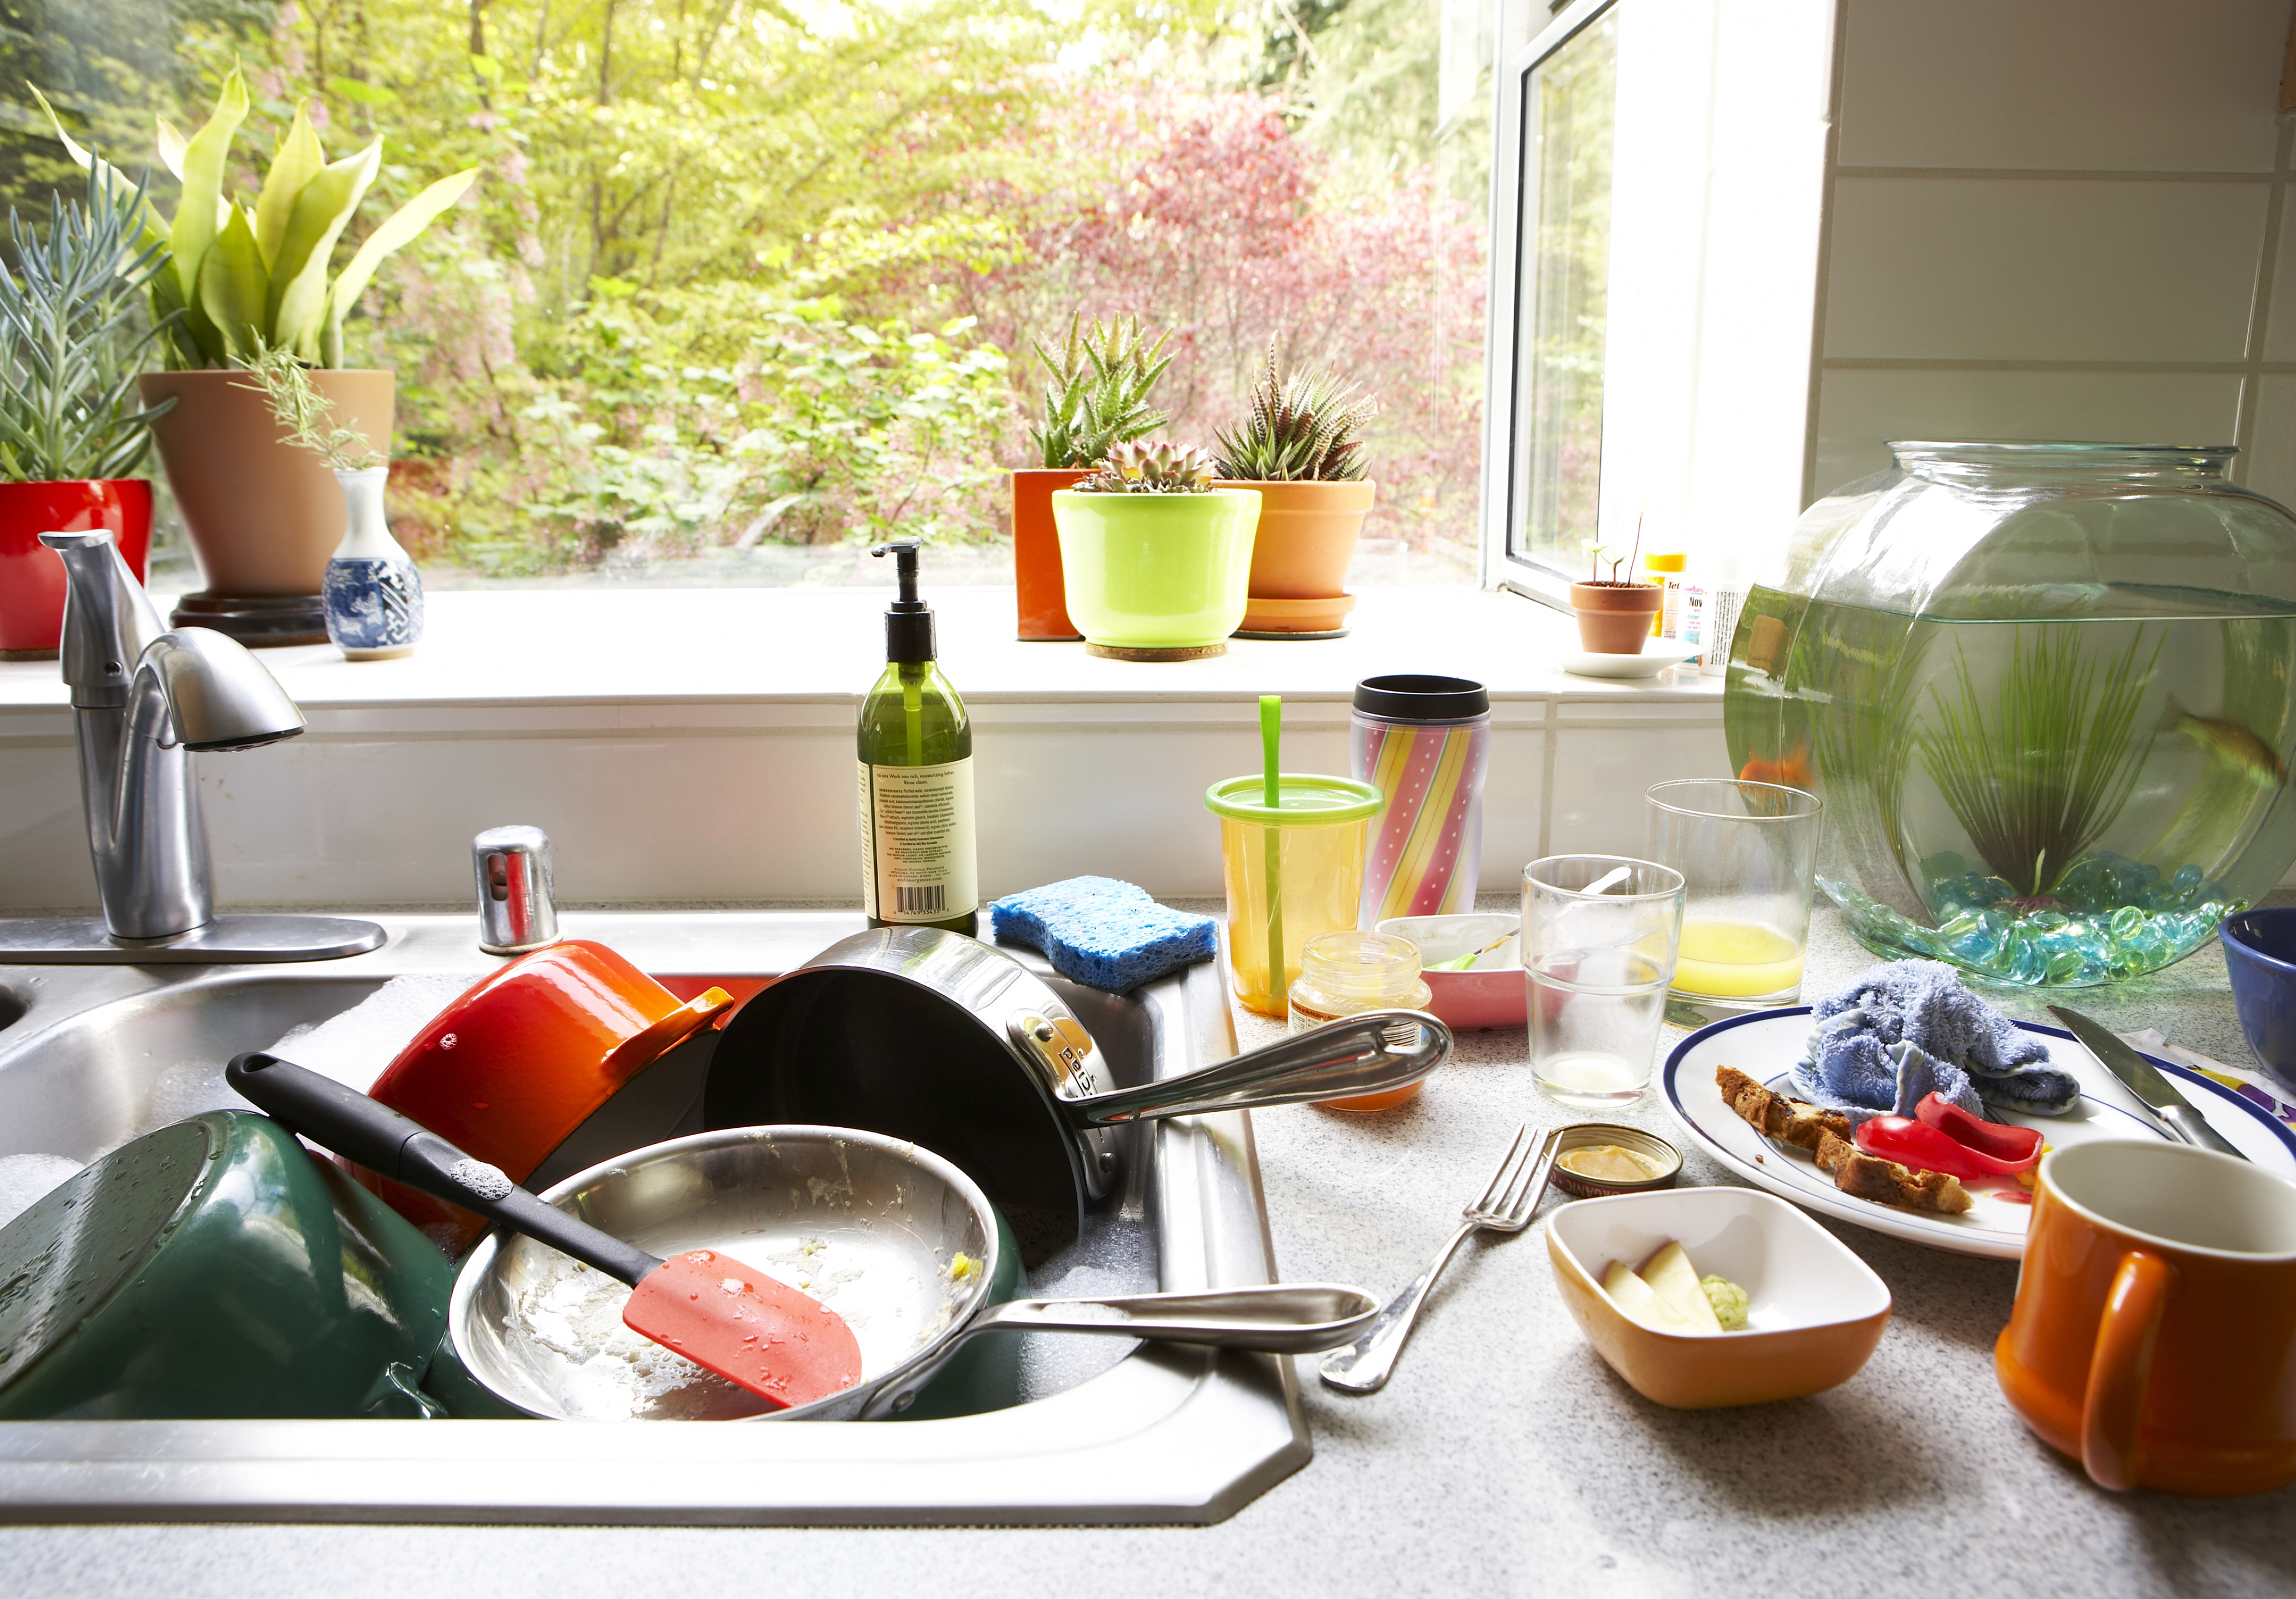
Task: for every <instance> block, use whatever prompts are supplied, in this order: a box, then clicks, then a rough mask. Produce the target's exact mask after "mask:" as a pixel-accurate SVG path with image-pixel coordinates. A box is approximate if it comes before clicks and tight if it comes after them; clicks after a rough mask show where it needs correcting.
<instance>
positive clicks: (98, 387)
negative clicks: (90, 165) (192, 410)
mask: <svg viewBox="0 0 2296 1599" xmlns="http://www.w3.org/2000/svg"><path fill="white" fill-rule="evenodd" d="M142 205H143V191H142V190H141V189H126V188H123V186H122V184H121V183H120V182H119V179H118V177H117V175H116V174H113V173H111V172H110V171H109V170H108V169H107V170H106V171H105V172H103V173H96V172H90V173H89V174H88V176H87V195H86V203H85V204H70V203H67V202H66V201H65V200H64V198H63V196H62V195H61V194H53V193H52V194H51V195H50V196H49V199H48V230H47V236H46V237H45V239H44V238H41V237H39V236H38V235H37V234H34V233H33V232H32V231H31V230H30V229H29V228H28V227H26V226H25V225H24V224H23V222H22V220H21V218H19V217H17V215H16V212H15V209H14V208H10V209H9V212H8V232H9V234H10V236H11V237H12V239H13V240H14V241H15V246H16V273H15V274H14V275H11V274H9V273H8V272H6V271H5V270H0V478H4V479H6V480H8V481H11V482H18V483H35V482H64V481H70V480H74V479H81V478H123V477H126V476H127V474H128V473H129V472H131V471H134V470H135V466H136V463H138V462H140V461H141V460H143V452H144V451H145V450H146V449H147V448H148V447H150V445H151V442H152V435H151V430H150V424H151V422H152V418H153V417H155V416H157V415H159V414H160V412H162V411H164V410H166V409H167V408H168V406H171V405H173V404H175V402H174V401H173V400H168V401H167V402H165V403H163V404H161V405H160V406H155V407H153V408H152V409H150V410H143V409H140V408H138V405H137V399H136V392H135V373H136V370H137V369H138V368H139V367H141V366H142V365H143V354H144V351H145V350H146V349H148V348H150V347H151V344H152V340H154V339H156V338H159V337H161V336H163V334H164V333H165V332H166V331H167V329H166V325H165V324H160V325H156V326H152V327H147V328H146V329H144V330H143V332H140V333H139V332H135V331H134V329H133V328H132V326H131V324H132V323H133V321H134V319H135V297H136V295H137V293H138V292H139V291H141V290H143V288H144V287H145V285H146V284H147V283H149V282H150V281H151V280H152V278H153V277H155V276H156V275H159V274H160V273H162V272H164V271H165V270H166V269H167V268H166V264H165V262H164V261H163V259H162V254H163V251H162V250H161V249H160V246H159V245H158V244H156V243H150V244H144V245H143V246H142V247H141V248H138V247H137V246H136V245H135V243H133V242H131V239H130V233H131V224H130V218H131V217H134V216H135V214H136V212H137V209H138V208H140V207H141V206H142Z"/></svg>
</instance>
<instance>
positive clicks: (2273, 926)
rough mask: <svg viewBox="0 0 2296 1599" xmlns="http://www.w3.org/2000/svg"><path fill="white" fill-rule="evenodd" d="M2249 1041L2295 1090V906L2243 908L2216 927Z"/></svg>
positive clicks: (2267, 1066)
mask: <svg viewBox="0 0 2296 1599" xmlns="http://www.w3.org/2000/svg"><path fill="white" fill-rule="evenodd" d="M2217 939H2218V941H2219V942H2220V943H2222V944H2223V945H2224V952H2225V970H2226V972H2229V973H2231V976H2232V1001H2233V1004H2234V1005H2235V1007H2237V1008H2238V1010H2239V1012H2240V1030H2241V1031H2243V1032H2244V1033H2246V1034H2247V1035H2248V1046H2249V1047H2250V1048H2251V1049H2252V1050H2254V1051H2255V1052H2256V1058H2257V1059H2258V1060H2259V1061H2261V1062H2263V1063H2264V1069H2265V1070H2267V1072H2270V1073H2271V1074H2272V1076H2273V1077H2274V1078H2276V1079H2277V1080H2278V1081H2279V1082H2280V1083H2281V1085H2282V1086H2283V1087H2287V1088H2290V1089H2292V1090H2296V906H2280V907H2277V908H2275V909H2271V910H2260V911H2243V912H2241V913H2240V914H2238V915H2236V916H2226V918H2225V920H2224V925H2223V926H2221V927H2219V928H2218V929H2217Z"/></svg>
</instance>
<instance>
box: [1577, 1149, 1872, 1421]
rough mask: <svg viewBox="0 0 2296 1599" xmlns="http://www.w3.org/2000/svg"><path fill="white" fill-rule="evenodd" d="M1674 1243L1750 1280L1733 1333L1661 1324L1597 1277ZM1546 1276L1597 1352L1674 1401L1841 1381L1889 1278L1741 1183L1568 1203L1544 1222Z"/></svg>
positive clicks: (1701, 1268) (1736, 1398)
mask: <svg viewBox="0 0 2296 1599" xmlns="http://www.w3.org/2000/svg"><path fill="white" fill-rule="evenodd" d="M1669 1242H1673V1243H1679V1244H1680V1245H1681V1246H1682V1247H1683V1250H1684V1251H1685V1253H1687V1254H1688V1255H1689V1257H1690V1259H1691V1261H1692V1263H1693V1267H1695V1269H1696V1270H1697V1271H1698V1273H1699V1275H1702V1276H1703V1275H1707V1274H1709V1273H1712V1274H1714V1275H1719V1276H1722V1277H1726V1278H1727V1279H1729V1280H1730V1281H1731V1282H1733V1283H1736V1284H1737V1285H1738V1286H1739V1287H1741V1288H1743V1289H1744V1290H1745V1291H1746V1298H1747V1308H1746V1318H1747V1325H1746V1328H1745V1330H1744V1331H1743V1332H1738V1333H1662V1332H1661V1331H1659V1330H1658V1329H1657V1328H1655V1327H1648V1326H1645V1325H1644V1324H1642V1323H1640V1322H1638V1321H1636V1320H1634V1319H1632V1318H1631V1317H1629V1316H1628V1315H1627V1314H1626V1313H1625V1312H1624V1311H1622V1310H1620V1308H1619V1307H1618V1304H1617V1301H1615V1300H1612V1299H1611V1296H1610V1294H1609V1293H1607V1292H1604V1290H1603V1271H1604V1270H1605V1269H1606V1268H1607V1267H1609V1266H1610V1264H1611V1262H1612V1261H1613V1260H1623V1261H1625V1262H1626V1263H1627V1264H1628V1265H1629V1266H1638V1265H1640V1264H1641V1263H1642V1262H1644V1261H1645V1260H1647V1259H1649V1258H1650V1257H1651V1256H1652V1254H1654V1253H1655V1252H1656V1251H1658V1250H1659V1249H1660V1248H1661V1246H1662V1245H1664V1244H1667V1243H1669ZM1546 1254H1547V1259H1548V1262H1549V1263H1550V1264H1551V1265H1552V1266H1553V1267H1554V1285H1555V1287H1556V1289H1557V1290H1558V1291H1559V1292H1561V1293H1562V1303H1563V1306H1564V1308H1566V1309H1568V1310H1569V1311H1570V1318H1571V1320H1573V1321H1575V1322H1577V1323H1578V1324H1579V1332H1581V1333H1585V1334H1586V1336H1587V1342H1588V1343H1590V1344H1592V1345H1594V1346H1595V1353H1596V1354H1598V1355H1600V1356H1602V1357H1603V1360H1604V1361H1606V1362H1607V1363H1609V1365H1610V1366H1611V1370H1613V1371H1615V1372H1617V1373H1618V1374H1619V1375H1620V1377H1622V1378H1624V1379H1625V1380H1626V1382H1627V1383H1628V1386H1629V1387H1631V1388H1632V1389H1633V1390H1635V1391H1636V1393H1638V1394H1641V1395H1642V1396H1643V1397H1644V1398H1646V1399H1653V1400H1656V1401H1657V1402H1658V1403H1659V1404H1661V1405H1668V1406H1674V1407H1675V1408H1677V1409H1683V1410H1704V1409H1712V1408H1716V1407H1718V1406H1729V1405H1761V1404H1767V1403H1768V1402H1769V1401H1771V1400H1773V1399H1795V1398H1801V1397H1802V1396H1803V1395H1805V1394H1814V1393H1818V1392H1821V1391H1822V1390H1825V1389H1829V1388H1833V1387H1834V1386H1836V1385H1837V1384H1839V1383H1842V1382H1848V1381H1849V1379H1850V1378H1852V1377H1854V1376H1856V1375H1857V1373H1858V1371H1859V1369H1860V1368H1862V1367H1863V1366H1864V1365H1865V1364H1866V1360H1867V1359H1868V1358H1869V1357H1872V1355H1873V1353H1874V1349H1876V1348H1877V1347H1879V1346H1880V1344H1881V1341H1882V1329H1883V1328H1884V1327H1886V1326H1887V1325H1888V1324H1889V1321H1890V1289H1889V1285H1888V1284H1887V1283H1883V1282H1882V1279H1881V1278H1880V1277H1878V1276H1876V1275H1874V1270H1873V1268H1872V1267H1868V1266H1867V1265H1866V1263H1865V1262H1864V1261H1863V1260H1860V1259H1858V1258H1857V1256H1856V1255H1854V1254H1852V1253H1850V1251H1849V1248H1848V1246H1846V1245H1844V1244H1843V1243H1842V1242H1841V1240H1839V1239H1837V1238H1835V1237H1834V1236H1833V1234H1831V1233H1828V1232H1827V1231H1826V1230H1825V1228H1824V1227H1821V1226H1818V1225H1817V1224H1816V1222H1814V1221H1812V1220H1811V1219H1810V1218H1808V1216H1805V1215H1804V1214H1803V1213H1802V1212H1801V1211H1800V1210H1797V1209H1796V1208H1795V1207H1794V1206H1792V1205H1790V1204H1788V1203H1786V1201H1784V1200H1782V1199H1779V1198H1777V1197H1775V1195H1773V1194H1767V1193H1760V1192H1759V1191H1758V1190H1755V1189H1751V1188H1677V1189H1671V1190H1668V1191H1664V1192H1661V1193H1622V1194H1618V1195H1615V1196H1613V1197H1611V1198H1609V1199H1593V1200H1587V1201H1585V1202H1584V1203H1581V1204H1576V1205H1565V1206H1564V1207H1562V1210H1557V1211H1556V1212H1554V1214H1553V1215H1552V1216H1550V1217H1548V1218H1547V1220H1546Z"/></svg>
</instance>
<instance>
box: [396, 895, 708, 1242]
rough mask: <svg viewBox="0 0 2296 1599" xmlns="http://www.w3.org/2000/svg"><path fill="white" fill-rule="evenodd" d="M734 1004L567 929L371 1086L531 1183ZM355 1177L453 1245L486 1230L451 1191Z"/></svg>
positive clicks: (479, 990)
mask: <svg viewBox="0 0 2296 1599" xmlns="http://www.w3.org/2000/svg"><path fill="white" fill-rule="evenodd" d="M733 1004H734V1000H733V996H731V995H729V994H727V993H726V991H725V990H724V989H723V988H709V989H706V990H704V991H703V992H702V993H701V995H700V996H698V997H696V998H694V999H692V1000H689V1001H686V1002H685V1003H683V1004H681V1003H680V1002H679V1000H678V997H677V996H676V995H675V994H673V993H671V992H670V991H669V990H668V988H663V987H662V986H661V985H660V983H658V982H656V981H654V980H653V979H652V978H651V977H648V976H647V975H646V974H645V973H644V972H641V971H639V970H638V969H637V968H636V967H635V966H633V965H631V964H629V962H627V961H626V960H624V959H623V958H622V957H621V956H620V955H616V954H615V953H614V952H613V951H612V950H611V949H609V948H607V947H605V946H604V945H603V944H593V943H590V942H588V941H587V940H586V939H564V940H562V941H561V942H559V943H556V944H548V945H545V946H544V947H542V948H540V949H537V950H535V951H533V952H532V953H530V954H528V955H521V956H519V957H518V958H517V959H516V960H514V961H512V962H510V963H509V964H506V965H504V966H503V967H502V968H501V969H500V970H499V971H497V972H493V973H491V974H490V975H488V976H487V977H485V978H482V979H480V980H479V982H478V983H476V984H475V985H473V986H472V987H471V988H469V989H468V990H467V991H465V992H464V993H463V995H462V996H461V997H459V998H457V999H456V1000H455V1002H454V1003H453V1004H452V1005H448V1006H447V1008H446V1009H445V1010H443V1011H441V1012H439V1014H438V1015H436V1016H434V1017H432V1018H431V1020H430V1024H429V1025H428V1026H426V1027H425V1028H423V1029H422V1031H421V1032H419V1033H417V1034H415V1036H414V1040H413V1041H412V1042H411V1043H409V1044H408V1045H407V1046H406V1048H405V1049H403V1050H401V1051H399V1052H398V1058H397V1059H395V1060H393V1061H392V1062H390V1064H389V1065H388V1066H386V1067H384V1068H383V1070H382V1075H381V1077H379V1078H375V1080H374V1087H373V1088H371V1089H369V1090H368V1093H369V1094H371V1095H373V1097H374V1098H375V1099H377V1100H379V1101H381V1103H384V1104H386V1105H389V1107H390V1108H391V1109H392V1110H394V1111H398V1112H399V1113H400V1114H401V1115H403V1116H406V1117H408V1118H411V1119H413V1120H414V1121H417V1122H420V1123H421V1124H422V1126H424V1127H426V1128H430V1130H431V1131H432V1132H434V1133H436V1134H438V1135H439V1136H440V1137H442V1138H445V1139H447V1141H448V1142H449V1143H452V1144H459V1145H461V1146H462V1147H463V1149H464V1150H466V1151H467V1152H470V1153H471V1155H472V1156H473V1157H475V1158H476V1159H478V1160H484V1161H486V1162H487V1163H488V1164H489V1165H492V1166H498V1167H500V1168H501V1169H503V1171H504V1173H506V1174H507V1175H508V1176H509V1177H510V1179H511V1180H512V1182H517V1183H522V1182H524V1181H525V1180H526V1179H527V1177H529V1175H530V1174H531V1173H532V1172H533V1171H534V1169H535V1168H536V1167H537V1166H539V1165H541V1164H542V1162H543V1161H544V1160H545V1159H546V1158H547V1157H548V1156H549V1154H550V1152H552V1151H553V1150H554V1149H556V1148H557V1147H558V1146H559V1144H562V1143H563V1142H564V1141H565V1139H566V1137H567V1135H569V1134H570V1133H571V1132H573V1131H574V1129H575V1128H578V1127H579V1126H581V1125H582V1123H583V1122H585V1121H586V1120H588V1119H589V1117H590V1113H591V1112H592V1111H595V1110H597V1109H598V1107H599V1106H601V1105H603V1104H604V1103H606V1101H607V1100H608V1099H610V1098H611V1097H612V1096H613V1095H614V1093H615V1091H616V1090H617V1089H619V1088H620V1087H622V1086H623V1085H624V1084H625V1083H627V1082H628V1081H629V1080H630V1079H631V1078H634V1077H635V1076H636V1075H637V1074H638V1073H639V1072H640V1071H641V1070H644V1069H645V1068H646V1067H647V1066H650V1065H652V1063H653V1062H654V1061H655V1060H657V1059H659V1058H660V1056H661V1055H663V1054H666V1053H668V1050H669V1049H670V1048H671V1047H673V1046H676V1045H678V1044H681V1043H683V1042H685V1038H686V1037H688V1036H689V1035H690V1034H692V1033H693V1032H695V1031H696V1030H698V1029H701V1028H703V1027H706V1026H709V1025H710V1024H711V1023H712V1022H713V1021H717V1020H718V1019H719V1018H720V1014H721V1013H725V1012H727V1011H729V1010H730V1009H731V1008H732V1006H733ZM352 1175H353V1176H355V1177H357V1178H358V1180H359V1181H360V1182H362V1183H364V1184H365V1185H367V1186H368V1187H369V1188H372V1189H373V1190H374V1192H375V1193H379V1194H381V1196H382V1197H383V1199H384V1200H385V1201H388V1202H389V1205H390V1207H391V1208H392V1209H393V1210H397V1211H398V1213H399V1214H400V1215H401V1216H404V1217H406V1219H407V1220H409V1221H411V1222H413V1223H414V1225H415V1226H419V1227H421V1228H422V1231H423V1232H424V1234H427V1235H428V1236H429V1237H430V1241H431V1242H433V1243H436V1244H438V1245H439V1247H440V1248H442V1249H444V1250H446V1251H447V1253H449V1254H452V1255H460V1254H461V1253H462V1252H463V1251H464V1250H466V1249H468V1248H469V1247H470V1246H471V1244H472V1243H473V1242H477V1240H478V1238H479V1236H480V1234H482V1233H484V1232H485V1231H486V1226H487V1224H486V1223H485V1222H483V1221H481V1220H480V1219H479V1218H478V1217H476V1216H474V1215H472V1214H471V1212H469V1211H467V1210H462V1209H460V1208H458V1207H456V1206H454V1205H449V1204H447V1203H446V1202H445V1201H441V1200H435V1199H432V1198H431V1197H430V1195H428V1194H424V1193H416V1192H415V1191H414V1189H412V1188H407V1187H405V1186H403V1185H399V1184H398V1183H394V1182H391V1181H389V1180H388V1179H386V1178H383V1177H377V1176H375V1175H374V1174H373V1172H370V1171H366V1170H365V1169H358V1168H353V1169H352Z"/></svg>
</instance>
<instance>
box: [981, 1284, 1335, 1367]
mask: <svg viewBox="0 0 2296 1599" xmlns="http://www.w3.org/2000/svg"><path fill="white" fill-rule="evenodd" d="M1378 1316H1379V1301H1378V1300H1375V1299H1374V1298H1372V1297H1371V1295H1369V1294H1367V1293H1365V1292H1364V1291H1363V1290H1362V1289H1360V1288H1349V1287H1346V1286H1344V1285H1343V1284H1339V1283H1268V1284H1267V1285H1265V1286H1263V1287H1259V1288H1226V1289H1218V1290H1215V1291H1214V1292H1210V1293H1143V1294H1135V1295H1132V1296H1130V1297H1128V1298H1124V1299H1108V1300H1006V1301H1005V1303H1003V1304H1001V1305H992V1306H991V1307H989V1308H988V1309H986V1310H984V1311H982V1312H981V1313H980V1315H979V1316H975V1317H973V1319H972V1323H971V1324H970V1325H968V1326H967V1327H966V1328H965V1329H964V1332H963V1333H960V1334H959V1335H958V1336H959V1337H961V1338H970V1337H972V1335H973V1334H975V1333H996V1332H1034V1333H1106V1334H1109V1335H1111V1336H1113V1337H1117V1338H1146V1339H1152V1340H1155V1341H1158V1342H1160V1343H1203V1344H1218V1345H1220V1346H1221V1347H1223V1348H1226V1349H1259V1350H1263V1351H1265V1352H1267V1353H1268V1354H1271V1355H1312V1354H1314V1353H1315V1352H1316V1351H1317V1350H1319V1349H1337V1348H1339V1347H1340V1346H1341V1345H1342V1344H1346V1343H1350V1342H1353V1341H1354V1340H1355V1339H1356V1338H1357V1337H1358V1336H1359V1335H1360V1334H1361V1333H1362V1332H1363V1330H1364V1329H1365V1327H1367V1326H1369V1325H1370V1324H1372V1323H1373V1322H1374V1321H1375V1320H1377V1319H1378Z"/></svg>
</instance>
